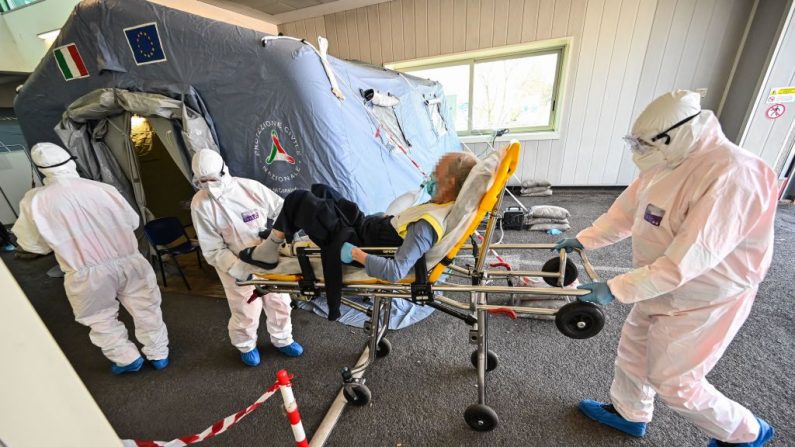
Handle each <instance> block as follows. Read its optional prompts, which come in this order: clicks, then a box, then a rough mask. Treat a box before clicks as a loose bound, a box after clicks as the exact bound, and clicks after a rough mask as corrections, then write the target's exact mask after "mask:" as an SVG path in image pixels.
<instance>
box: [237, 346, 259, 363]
mask: <svg viewBox="0 0 795 447" xmlns="http://www.w3.org/2000/svg"><path fill="white" fill-rule="evenodd" d="M240 360H242V361H243V363H245V364H246V365H248V366H257V365H259V349H257V348H256V347H255V348H254V349H252V350H251V351H248V352H241V353H240Z"/></svg>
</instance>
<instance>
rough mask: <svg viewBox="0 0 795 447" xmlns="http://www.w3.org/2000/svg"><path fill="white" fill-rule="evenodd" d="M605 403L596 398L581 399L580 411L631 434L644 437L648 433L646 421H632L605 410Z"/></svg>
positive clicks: (601, 422)
mask: <svg viewBox="0 0 795 447" xmlns="http://www.w3.org/2000/svg"><path fill="white" fill-rule="evenodd" d="M604 405H607V404H605V403H603V402H597V401H595V400H581V401H580V411H582V412H583V414H584V415H586V416H588V417H589V418H591V419H593V420H595V421H596V422H599V423H600V424H604V425H607V426H608V427H612V428H615V429H616V430H619V431H622V432H624V433H626V434H628V435H630V436H635V437H636V438H642V437H643V436H645V435H646V423H645V422H630V421H628V420H626V419H624V418H623V417H621V415H619V414H616V413H611V412H609V411H607V410H605V409H604V408H603V406H604Z"/></svg>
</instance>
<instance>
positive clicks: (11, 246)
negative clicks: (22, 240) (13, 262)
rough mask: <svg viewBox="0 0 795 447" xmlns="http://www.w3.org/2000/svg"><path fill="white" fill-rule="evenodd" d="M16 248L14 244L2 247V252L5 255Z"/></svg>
mask: <svg viewBox="0 0 795 447" xmlns="http://www.w3.org/2000/svg"><path fill="white" fill-rule="evenodd" d="M16 249H17V247H15V246H14V244H8V245H3V251H4V252H6V253H11V252H12V251H14V250H16Z"/></svg>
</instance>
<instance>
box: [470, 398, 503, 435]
mask: <svg viewBox="0 0 795 447" xmlns="http://www.w3.org/2000/svg"><path fill="white" fill-rule="evenodd" d="M464 420H465V421H467V424H469V426H470V427H472V429H473V430H476V431H491V430H494V428H495V427H497V425H498V424H499V423H500V418H498V417H497V412H495V411H494V410H492V409H491V407H489V406H488V405H483V404H472V405H470V406H469V407H467V409H466V411H464Z"/></svg>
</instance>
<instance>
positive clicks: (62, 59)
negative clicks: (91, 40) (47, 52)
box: [52, 43, 88, 81]
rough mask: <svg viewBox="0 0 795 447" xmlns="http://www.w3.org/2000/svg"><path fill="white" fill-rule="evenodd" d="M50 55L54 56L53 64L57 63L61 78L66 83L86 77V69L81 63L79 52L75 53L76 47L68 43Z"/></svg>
mask: <svg viewBox="0 0 795 447" xmlns="http://www.w3.org/2000/svg"><path fill="white" fill-rule="evenodd" d="M52 54H53V55H54V56H55V62H57V63H58V68H59V69H60V70H61V74H62V75H63V78H64V79H66V80H67V81H71V80H73V79H80V78H87V77H88V69H87V68H86V64H85V63H83V58H82V57H80V52H79V51H77V45H75V44H73V43H70V44H68V45H64V46H62V47H58V48H56V49H55V50H53V52H52Z"/></svg>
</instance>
